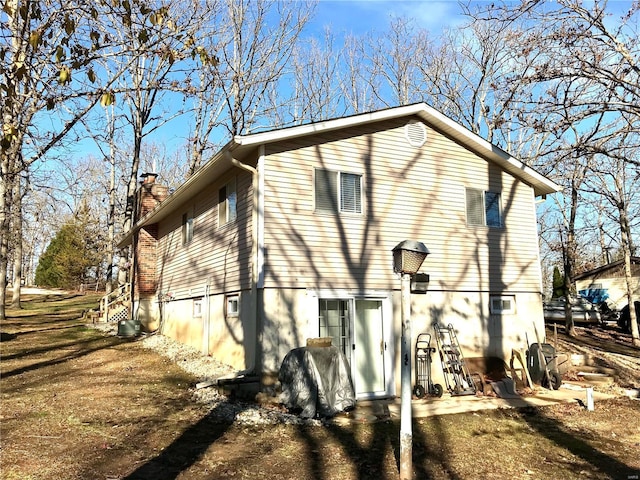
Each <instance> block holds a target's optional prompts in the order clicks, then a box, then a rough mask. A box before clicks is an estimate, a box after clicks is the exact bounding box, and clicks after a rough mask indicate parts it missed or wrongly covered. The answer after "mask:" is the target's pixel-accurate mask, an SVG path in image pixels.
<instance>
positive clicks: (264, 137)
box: [118, 103, 562, 247]
mask: <svg viewBox="0 0 640 480" xmlns="http://www.w3.org/2000/svg"><path fill="white" fill-rule="evenodd" d="M415 116H417V117H419V118H420V119H422V120H423V121H424V123H425V124H427V125H429V126H430V127H431V128H433V129H435V130H438V131H439V132H441V133H442V134H444V135H445V136H447V137H449V138H451V139H452V140H454V141H455V142H457V143H459V144H460V145H462V146H464V147H465V148H467V149H468V150H470V151H471V152H473V153H475V154H476V155H478V156H479V157H482V158H484V159H486V160H488V161H492V162H494V163H495V164H496V165H498V166H499V167H500V168H502V169H503V170H504V171H506V172H508V173H509V174H511V175H512V176H514V177H515V178H518V179H520V180H521V181H523V182H524V183H526V184H527V185H530V186H531V187H532V188H533V191H534V193H535V195H536V196H542V195H548V194H552V193H556V192H559V191H561V190H562V187H560V186H559V185H557V184H556V183H554V182H553V181H551V180H550V179H548V178H547V177H545V176H544V175H542V174H540V173H538V172H537V171H535V170H534V169H532V168H531V167H528V166H527V165H525V164H524V163H522V162H521V161H520V160H517V159H516V158H514V157H512V156H511V155H509V154H508V153H507V152H505V151H504V150H502V149H501V148H499V147H497V146H495V145H493V144H491V143H489V142H488V141H486V140H485V139H483V138H482V137H480V136H479V135H476V134H475V133H473V132H471V131H470V130H468V129H467V128H465V127H463V126H462V125H460V124H459V123H457V122H455V121H453V120H451V119H450V118H448V117H447V116H445V115H443V114H442V113H440V112H439V111H437V110H436V109H434V108H432V107H430V106H429V105H427V104H426V103H416V104H413V105H406V106H402V107H394V108H388V109H385V110H378V111H375V112H370V113H363V114H358V115H352V116H349V117H341V118H336V119H332V120H325V121H322V122H316V123H309V124H304V125H299V126H295V127H288V128H280V129H277V130H270V131H267V132H261V133H254V134H250V135H236V136H235V137H233V139H232V140H231V141H230V142H229V143H227V144H226V145H225V146H223V147H222V148H221V149H220V150H219V151H218V152H217V153H216V154H215V155H214V156H213V158H212V159H211V160H210V161H209V162H207V163H206V164H204V165H203V166H202V168H200V169H199V170H198V171H197V172H196V173H195V174H194V175H193V176H192V177H191V178H189V179H188V180H187V181H186V182H185V183H183V184H182V185H181V186H180V187H179V188H178V189H176V191H175V192H174V193H173V194H172V195H171V196H169V197H168V198H167V199H166V200H164V201H163V202H162V203H161V204H160V205H159V206H158V207H157V208H156V209H155V210H153V211H152V212H150V213H149V214H147V215H146V216H145V217H143V218H141V219H140V220H139V221H138V222H137V223H136V225H134V227H133V228H132V229H131V230H130V231H129V232H125V233H124V236H123V237H122V238H121V240H120V242H118V247H122V246H124V245H128V243H129V242H130V241H131V238H132V236H133V234H134V233H135V232H136V231H137V230H139V229H140V227H142V226H144V225H148V224H152V223H156V222H158V221H160V220H162V219H163V218H165V217H166V216H167V215H169V214H170V213H171V212H172V211H173V208H177V207H179V206H180V204H181V203H182V201H184V200H186V199H188V197H189V195H190V192H191V191H193V190H192V189H196V190H199V189H200V188H204V187H205V186H206V185H207V184H208V183H209V181H210V179H211V178H215V177H216V176H217V175H219V174H221V173H222V172H224V171H225V170H226V169H228V168H229V167H231V166H232V165H233V164H234V159H238V160H239V159H242V158H244V157H245V156H246V155H247V154H248V153H249V152H252V151H255V149H256V148H257V147H259V146H261V145H268V144H271V143H276V142H280V141H285V140H292V139H296V138H301V137H306V136H310V135H316V134H320V133H326V132H331V131H336V130H342V129H347V128H351V127H357V126H361V125H367V124H373V123H376V122H382V121H385V120H393V119H397V118H402V117H415Z"/></svg>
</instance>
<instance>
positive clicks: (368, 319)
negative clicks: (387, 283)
mask: <svg viewBox="0 0 640 480" xmlns="http://www.w3.org/2000/svg"><path fill="white" fill-rule="evenodd" d="M354 324H355V325H354V332H355V335H354V347H355V348H354V350H353V357H352V358H353V361H354V363H355V365H352V368H351V371H352V375H353V381H354V388H355V390H356V396H358V397H368V396H376V395H384V394H385V393H386V382H385V353H386V351H387V345H386V342H385V338H384V328H383V315H382V301H380V300H356V301H355V320H354Z"/></svg>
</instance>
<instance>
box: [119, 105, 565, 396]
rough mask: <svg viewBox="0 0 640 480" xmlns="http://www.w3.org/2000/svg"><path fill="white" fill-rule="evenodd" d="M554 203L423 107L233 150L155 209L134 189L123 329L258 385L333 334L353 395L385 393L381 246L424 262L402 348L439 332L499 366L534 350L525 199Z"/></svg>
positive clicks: (392, 288)
mask: <svg viewBox="0 0 640 480" xmlns="http://www.w3.org/2000/svg"><path fill="white" fill-rule="evenodd" d="M558 190H559V187H558V186H557V185H556V184H554V183H553V182H552V181H550V180H549V179H547V178H545V177H544V176H542V175H541V174H539V173H537V172H536V171H534V170H533V169H531V168H529V167H527V166H526V165H524V164H523V163H521V162H520V161H518V160H517V159H515V158H513V157H511V156H510V155H509V154H507V153H506V152H504V151H503V150H501V149H500V148H498V147H496V146H494V145H492V144H490V143H488V142H487V141H485V140H483V139H482V138H480V137H479V136H477V135H475V134H473V133H471V132H470V131H468V130H467V129H465V128H463V127H462V126H460V125H459V124H457V123H456V122H454V121H452V120H451V119H449V118H447V117H446V116H444V115H443V114H441V113H439V112H438V111H436V110H434V109H433V108H431V107H429V106H428V105H426V104H424V103H420V104H415V105H409V106H403V107H398V108H391V109H387V110H382V111H376V112H372V113H367V114H361V115H355V116H350V117H346V118H338V119H334V120H328V121H323V122H319V123H313V124H308V125H301V126H297V127H291V128H283V129H279V130H274V131H269V132H264V133H256V134H252V135H246V136H236V137H234V138H233V139H232V140H231V141H230V142H229V143H228V144H226V145H225V146H224V147H223V148H222V149H221V150H220V151H219V152H218V153H217V154H216V155H215V156H214V157H213V158H212V159H211V160H210V161H209V162H208V163H207V164H205V165H204V166H203V167H202V168H201V169H200V170H199V171H198V172H197V173H196V174H195V175H193V176H192V177H191V178H189V179H188V180H187V181H186V182H185V183H184V184H183V185H182V186H181V187H179V188H178V189H177V190H176V191H175V192H174V193H173V194H171V195H170V196H167V194H166V189H164V188H163V187H161V186H160V185H159V183H158V182H156V181H155V175H150V176H146V177H145V179H144V181H143V183H142V185H141V188H140V205H141V208H142V210H141V217H140V218H139V219H138V220H137V221H136V223H135V225H134V227H133V228H132V229H131V230H130V231H129V232H127V233H126V234H125V235H124V237H123V238H122V240H121V242H120V246H125V245H129V244H132V245H133V247H134V259H133V292H134V315H135V316H136V318H139V319H140V321H141V322H142V324H143V326H144V328H146V329H148V330H155V329H159V331H160V332H161V333H163V334H165V335H168V336H170V337H172V338H174V339H177V340H179V341H181V342H184V343H187V344H190V345H193V346H195V347H197V348H199V349H201V350H202V351H203V352H204V353H207V354H211V355H213V356H215V357H216V358H218V359H220V360H222V361H224V362H226V363H228V364H230V365H232V366H233V367H235V368H237V370H238V371H239V372H240V374H246V375H250V374H256V375H259V376H260V378H261V379H262V381H263V382H267V381H268V379H269V378H270V377H272V376H273V374H277V372H278V370H279V367H280V365H281V362H282V360H283V358H284V357H285V355H286V354H287V353H288V352H289V351H290V350H291V349H293V348H296V347H300V346H304V345H305V344H306V340H307V339H309V338H314V337H332V338H333V344H334V345H336V346H338V347H339V348H340V349H342V351H343V352H344V353H345V354H346V356H347V358H348V360H349V362H350V365H351V373H352V380H353V383H354V387H355V390H356V394H357V397H358V398H375V397H384V396H392V395H395V394H396V393H397V392H399V384H400V375H399V371H400V358H399V357H400V347H399V342H400V337H401V314H400V310H401V306H400V305H401V298H400V297H401V295H400V283H401V282H400V279H399V277H398V276H397V275H396V274H394V272H393V261H392V249H393V248H394V247H395V246H396V245H397V244H398V243H399V242H401V241H403V240H406V239H410V240H415V241H420V242H423V243H424V244H425V245H426V246H427V247H428V249H429V251H430V255H429V256H428V257H427V259H426V261H425V262H424V264H423V265H422V269H421V271H422V272H424V273H427V274H429V275H430V285H429V291H428V293H427V294H425V295H412V316H411V318H412V320H411V321H412V325H413V332H414V333H415V335H417V334H418V333H422V332H430V331H431V329H432V325H433V324H434V323H439V324H442V325H448V324H452V325H453V326H454V328H455V329H456V331H457V332H458V339H459V340H460V343H461V345H462V348H463V350H464V352H465V355H467V356H493V355H498V356H501V357H503V358H509V356H510V355H511V349H512V348H513V347H517V348H526V342H527V339H528V340H529V341H530V342H533V341H536V340H535V339H539V341H542V340H543V338H544V322H543V314H542V280H541V269H540V260H539V249H538V233H537V225H536V202H537V200H536V199H537V198H539V197H544V196H545V195H547V194H551V193H554V192H556V191H558ZM158 202H159V203H158ZM156 204H157V206H156ZM415 335H414V341H415ZM435 365H436V366H435V367H434V374H437V373H438V372H439V371H440V368H439V367H438V365H439V363H438V362H436V363H435Z"/></svg>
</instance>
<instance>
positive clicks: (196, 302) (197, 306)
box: [193, 298, 204, 318]
mask: <svg viewBox="0 0 640 480" xmlns="http://www.w3.org/2000/svg"><path fill="white" fill-rule="evenodd" d="M203 305H204V303H203V299H202V298H194V299H193V318H202V313H203V311H202V307H203Z"/></svg>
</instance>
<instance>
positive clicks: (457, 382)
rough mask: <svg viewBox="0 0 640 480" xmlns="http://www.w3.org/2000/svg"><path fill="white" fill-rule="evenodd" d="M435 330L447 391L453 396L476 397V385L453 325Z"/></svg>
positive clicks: (436, 327) (438, 327)
mask: <svg viewBox="0 0 640 480" xmlns="http://www.w3.org/2000/svg"><path fill="white" fill-rule="evenodd" d="M433 328H434V330H435V333H436V335H435V337H436V344H437V345H438V351H439V352H440V361H441V362H442V372H443V373H444V380H445V382H446V384H447V389H448V390H449V392H450V393H451V395H475V393H476V385H475V383H474V381H473V378H472V377H471V373H470V372H469V369H468V368H467V365H466V363H465V361H464V357H463V356H462V350H461V349H460V343H459V342H458V337H457V336H456V332H455V330H454V329H453V325H451V324H449V325H448V326H446V327H444V326H441V325H438V324H435V325H434V326H433Z"/></svg>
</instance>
